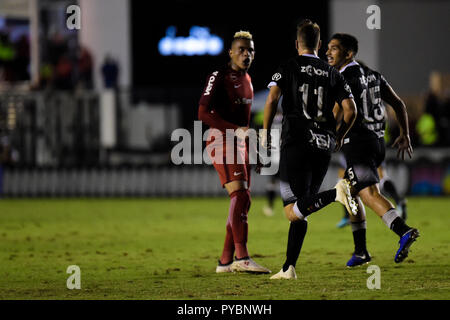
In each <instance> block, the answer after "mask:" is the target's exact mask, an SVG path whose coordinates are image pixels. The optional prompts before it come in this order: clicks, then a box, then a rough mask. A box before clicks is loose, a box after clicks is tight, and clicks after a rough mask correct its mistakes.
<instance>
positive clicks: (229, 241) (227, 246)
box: [220, 205, 234, 264]
mask: <svg viewBox="0 0 450 320" xmlns="http://www.w3.org/2000/svg"><path fill="white" fill-rule="evenodd" d="M231 207H232V205H230V212H229V214H228V220H227V231H226V234H225V243H224V245H223V251H222V256H221V257H220V263H221V264H229V263H231V262H232V261H233V255H234V240H233V230H232V229H231V214H232V213H231Z"/></svg>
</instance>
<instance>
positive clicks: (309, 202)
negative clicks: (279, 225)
mask: <svg viewBox="0 0 450 320" xmlns="http://www.w3.org/2000/svg"><path fill="white" fill-rule="evenodd" d="M335 199H336V189H331V190H327V191H324V192H320V193H318V194H315V195H312V196H306V197H303V198H301V199H299V200H297V207H298V209H299V210H300V212H301V213H302V215H303V216H304V217H307V216H309V215H310V214H311V213H313V212H316V211H318V210H320V209H322V208H323V207H325V206H327V205H329V204H330V203H332V202H334V201H335Z"/></svg>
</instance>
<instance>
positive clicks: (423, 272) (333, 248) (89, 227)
mask: <svg viewBox="0 0 450 320" xmlns="http://www.w3.org/2000/svg"><path fill="white" fill-rule="evenodd" d="M264 201H265V200H264V198H256V197H255V198H254V199H253V202H252V207H251V209H250V213H249V243H248V247H249V252H250V254H251V255H252V256H253V258H254V260H255V261H257V262H258V263H260V264H262V265H264V266H267V267H268V268H270V269H271V270H272V272H278V271H279V269H280V268H281V265H282V263H283V261H284V257H285V249H286V241H287V231H288V221H287V220H286V218H285V217H284V215H283V214H282V206H281V201H280V200H279V199H278V200H277V209H276V214H275V215H274V216H273V217H266V216H264V215H263V214H262V207H263V205H264ZM228 204H229V200H228V198H226V197H224V198H202V199H177V198H171V199H48V200H47V199H13V200H8V199H3V200H1V201H0V261H1V263H0V299H153V300H165V299H170V300H178V299H195V300H199V299H213V300H216V299H217V300H234V299H263V300H266V299H275V300H293V299H304V300H308V299H364V300H365V299H383V300H384V299H449V298H450V258H449V256H448V254H449V243H450V237H449V225H450V210H449V208H450V198H410V199H409V203H408V205H409V206H408V208H409V219H408V221H407V222H408V223H409V224H410V225H412V226H415V227H417V228H418V229H419V230H420V233H421V237H420V238H419V239H418V241H417V242H416V243H414V244H413V245H412V247H411V252H410V255H409V257H408V258H407V260H405V261H404V262H403V263H401V264H396V263H394V254H395V252H396V250H397V248H398V245H397V242H398V237H397V236H396V235H395V234H394V233H393V232H392V231H389V230H388V229H387V228H386V226H385V225H384V224H383V223H382V221H381V219H379V218H378V217H376V216H375V214H374V213H373V212H371V211H370V210H367V216H368V218H367V222H368V231H367V244H368V249H369V252H370V253H371V254H372V257H373V259H372V262H371V265H377V266H379V267H380V270H381V288H380V289H378V290H377V289H375V290H369V289H368V288H367V285H366V283H367V279H368V277H370V276H371V274H369V273H367V265H365V266H361V267H358V268H355V269H347V268H345V263H346V261H347V260H348V259H349V257H350V254H351V253H352V251H353V240H352V234H351V231H350V228H349V227H346V228H344V229H337V228H336V223H337V222H338V220H339V219H340V218H341V215H342V208H341V206H340V205H339V204H332V205H330V206H328V207H327V208H325V209H323V210H322V211H321V212H318V213H315V214H313V215H312V216H311V217H310V218H309V226H308V234H307V236H306V239H305V242H304V246H303V250H302V253H301V255H300V259H299V261H298V263H297V268H296V269H297V275H298V279H297V280H292V281H286V280H283V281H281V280H277V281H274V280H270V279H269V277H270V276H269V275H254V274H216V273H215V267H216V263H217V259H218V258H219V256H220V253H221V250H222V246H223V241H224V235H225V221H226V218H227V215H228ZM70 265H77V266H79V267H80V270H81V289H80V290H76V289H74V290H69V289H68V288H67V286H66V281H67V278H68V277H69V276H70V274H68V273H67V272H66V271H67V267H68V266H70Z"/></svg>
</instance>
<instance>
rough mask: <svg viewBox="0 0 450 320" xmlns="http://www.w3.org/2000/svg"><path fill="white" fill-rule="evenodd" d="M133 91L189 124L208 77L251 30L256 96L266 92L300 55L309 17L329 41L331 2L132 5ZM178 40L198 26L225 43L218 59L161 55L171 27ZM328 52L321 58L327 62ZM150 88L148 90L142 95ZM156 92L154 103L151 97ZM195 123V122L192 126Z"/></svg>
mask: <svg viewBox="0 0 450 320" xmlns="http://www.w3.org/2000/svg"><path fill="white" fill-rule="evenodd" d="M131 12H132V13H131V14H132V31H131V32H132V52H133V56H132V62H133V66H132V72H133V86H134V87H135V88H136V89H137V92H139V98H141V99H146V100H152V101H158V100H160V101H163V102H169V103H170V102H173V103H177V104H180V105H181V107H182V110H183V114H184V115H183V118H184V121H185V122H186V124H188V123H189V122H191V121H192V120H193V119H195V117H196V112H197V108H198V105H197V102H198V100H199V98H200V94H201V90H202V88H203V86H204V84H205V80H206V77H207V75H208V74H209V73H210V72H212V71H213V69H214V68H216V67H217V66H220V65H223V64H226V63H227V62H228V61H229V58H228V48H229V46H230V42H231V39H232V37H233V35H234V33H235V32H236V31H239V30H248V31H250V32H251V33H252V35H253V39H254V42H255V51H256V55H255V60H254V62H253V64H252V67H251V68H250V70H249V74H250V75H251V77H252V81H253V86H254V90H255V92H257V91H259V90H262V89H264V88H265V87H266V85H267V83H268V81H269V80H270V77H271V75H272V73H273V71H274V70H275V69H276V68H277V66H278V65H279V64H280V62H282V61H283V60H286V59H288V58H290V57H292V56H294V55H295V54H296V50H295V44H294V41H295V31H296V25H297V23H298V22H299V21H300V20H302V19H304V18H309V19H311V20H313V21H314V22H317V23H318V24H319V25H320V28H321V37H322V39H324V40H325V43H326V39H327V37H328V2H327V1H315V2H314V3H312V2H310V3H308V2H306V3H305V2H300V1H299V2H283V1H278V2H276V4H275V5H274V4H271V5H268V4H262V3H261V2H255V1H249V2H239V3H236V4H235V3H232V2H228V3H225V4H224V5H219V4H217V3H213V2H209V1H198V2H195V3H191V2H188V1H170V2H168V1H166V2H163V3H161V4H158V6H157V7H155V6H154V3H153V2H150V1H132V5H131ZM171 25H173V26H176V27H177V36H187V35H188V34H189V29H190V27H191V26H193V25H198V26H205V27H208V28H209V29H210V33H211V34H216V35H218V36H220V37H221V38H222V39H223V40H224V42H225V43H224V50H223V52H222V54H220V55H218V56H191V57H188V56H162V55H160V54H159V52H158V48H157V45H158V42H159V40H160V39H161V38H162V37H164V36H165V34H166V29H167V27H168V26H171ZM325 51H326V50H325V48H322V49H321V50H320V52H319V55H320V56H321V57H322V58H324V57H325ZM140 88H146V89H145V90H144V89H142V90H139V89H140ZM150 91H151V98H150V95H149V92H150ZM191 123H192V122H191Z"/></svg>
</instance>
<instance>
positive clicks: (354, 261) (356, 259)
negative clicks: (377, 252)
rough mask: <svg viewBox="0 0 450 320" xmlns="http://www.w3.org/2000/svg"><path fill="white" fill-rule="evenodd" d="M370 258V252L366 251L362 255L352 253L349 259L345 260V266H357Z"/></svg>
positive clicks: (367, 261)
mask: <svg viewBox="0 0 450 320" xmlns="http://www.w3.org/2000/svg"><path fill="white" fill-rule="evenodd" d="M370 260H372V258H371V257H370V254H369V253H368V252H367V251H366V252H365V253H364V254H363V255H358V254H355V253H353V255H352V257H351V258H350V260H348V261H347V267H349V268H352V267H357V266H360V265H363V264H365V263H369V261H370Z"/></svg>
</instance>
